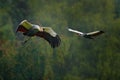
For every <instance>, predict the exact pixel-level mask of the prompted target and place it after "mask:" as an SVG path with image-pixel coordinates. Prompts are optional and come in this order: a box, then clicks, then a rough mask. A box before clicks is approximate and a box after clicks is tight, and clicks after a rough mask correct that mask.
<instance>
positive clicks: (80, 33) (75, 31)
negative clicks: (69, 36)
mask: <svg viewBox="0 0 120 80" xmlns="http://www.w3.org/2000/svg"><path fill="white" fill-rule="evenodd" d="M68 31H70V32H74V33H77V34H79V35H83V34H84V33H82V32H80V31H77V30H73V29H70V28H68Z"/></svg>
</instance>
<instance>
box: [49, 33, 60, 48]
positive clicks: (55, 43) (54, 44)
mask: <svg viewBox="0 0 120 80" xmlns="http://www.w3.org/2000/svg"><path fill="white" fill-rule="evenodd" d="M60 43H61V39H60V37H59V35H56V37H54V40H53V41H52V43H50V44H51V47H52V48H56V47H59V46H60Z"/></svg>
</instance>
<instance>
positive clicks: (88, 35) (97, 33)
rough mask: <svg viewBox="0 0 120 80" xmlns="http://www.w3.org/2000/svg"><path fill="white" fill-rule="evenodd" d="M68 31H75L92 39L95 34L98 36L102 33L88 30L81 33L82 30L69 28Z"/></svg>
mask: <svg viewBox="0 0 120 80" xmlns="http://www.w3.org/2000/svg"><path fill="white" fill-rule="evenodd" d="M68 31H70V32H73V33H76V34H78V35H79V36H82V37H85V38H89V39H94V38H95V37H96V36H99V35H101V34H102V33H104V31H93V32H89V33H83V32H80V31H77V30H73V29H71V28H68Z"/></svg>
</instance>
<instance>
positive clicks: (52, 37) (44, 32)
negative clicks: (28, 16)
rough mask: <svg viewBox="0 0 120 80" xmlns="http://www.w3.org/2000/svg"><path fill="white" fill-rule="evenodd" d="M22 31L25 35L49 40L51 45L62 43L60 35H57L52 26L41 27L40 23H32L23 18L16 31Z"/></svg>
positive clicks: (55, 45)
mask: <svg viewBox="0 0 120 80" xmlns="http://www.w3.org/2000/svg"><path fill="white" fill-rule="evenodd" d="M18 31H19V32H22V33H23V35H25V36H29V37H33V36H39V37H42V38H44V39H45V40H47V41H48V42H49V43H50V45H51V47H53V48H55V47H58V46H59V45H60V41H61V40H60V37H59V36H58V35H57V33H56V32H54V31H53V30H52V28H51V27H40V26H39V25H35V24H31V23H30V22H28V21H27V20H23V21H22V22H21V23H20V24H19V26H18V28H17V31H16V32H18Z"/></svg>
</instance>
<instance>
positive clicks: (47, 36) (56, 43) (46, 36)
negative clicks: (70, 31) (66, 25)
mask: <svg viewBox="0 0 120 80" xmlns="http://www.w3.org/2000/svg"><path fill="white" fill-rule="evenodd" d="M36 36H39V37H42V38H44V39H45V40H47V41H48V42H49V44H50V45H51V47H52V48H55V47H58V46H59V45H60V42H61V39H60V37H59V36H58V35H56V36H55V37H53V36H51V35H50V34H48V33H46V32H38V33H37V34H36Z"/></svg>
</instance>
